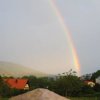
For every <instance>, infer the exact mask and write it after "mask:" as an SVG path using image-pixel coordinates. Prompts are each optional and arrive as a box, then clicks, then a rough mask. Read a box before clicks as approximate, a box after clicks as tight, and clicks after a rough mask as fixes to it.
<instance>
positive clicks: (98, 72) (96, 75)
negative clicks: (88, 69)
mask: <svg viewBox="0 0 100 100" xmlns="http://www.w3.org/2000/svg"><path fill="white" fill-rule="evenodd" d="M99 76H100V70H98V71H96V72H95V73H93V74H92V77H91V80H93V81H95V79H96V78H97V77H99Z"/></svg>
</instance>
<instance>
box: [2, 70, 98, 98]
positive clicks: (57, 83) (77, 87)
mask: <svg viewBox="0 0 100 100" xmlns="http://www.w3.org/2000/svg"><path fill="white" fill-rule="evenodd" d="M98 72H99V71H97V73H98ZM94 76H96V77H97V74H96V73H94V74H93V76H92V78H94ZM96 77H95V78H96ZM22 78H26V79H28V84H29V87H30V89H29V91H31V90H33V89H36V88H47V89H49V90H51V91H54V92H56V93H58V94H60V95H62V96H66V97H75V98H72V100H92V98H93V100H100V85H99V84H96V85H95V86H94V87H90V86H88V85H87V84H85V83H84V82H83V81H82V80H81V79H80V78H79V77H78V76H77V75H76V72H75V71H72V70H70V71H68V72H65V73H62V74H60V75H58V76H57V77H55V78H53V77H41V78H37V77H35V76H24V77H22ZM95 78H94V79H95ZM24 92H27V91H25V90H17V89H11V88H10V87H9V86H8V85H7V84H6V83H5V82H4V81H3V78H2V77H0V96H1V97H11V96H15V95H18V94H22V93H24ZM76 97H78V99H77V98H76ZM80 97H84V98H80ZM87 97H89V98H87ZM95 97H98V98H99V99H98V98H95Z"/></svg>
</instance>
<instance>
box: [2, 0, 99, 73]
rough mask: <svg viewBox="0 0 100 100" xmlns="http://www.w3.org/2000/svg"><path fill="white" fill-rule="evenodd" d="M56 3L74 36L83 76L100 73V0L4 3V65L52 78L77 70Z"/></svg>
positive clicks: (15, 0) (3, 0)
mask: <svg viewBox="0 0 100 100" xmlns="http://www.w3.org/2000/svg"><path fill="white" fill-rule="evenodd" d="M53 1H55V5H56V8H57V9H58V10H59V13H60V15H61V16H62V17H63V20H64V23H65V25H66V29H67V30H68V31H69V32H70V34H71V39H72V40H73V45H74V48H75V49H76V51H77V55H78V59H79V62H80V70H81V74H86V73H91V72H94V71H96V70H98V69H100V53H99V52H100V44H99V43H100V39H99V37H100V27H99V26H100V6H99V5H100V1H99V0H0V61H7V62H12V63H17V64H21V65H24V66H27V67H31V68H33V69H36V70H39V71H42V72H46V73H50V74H55V73H62V72H67V71H68V70H70V69H71V68H72V69H73V70H74V69H75V67H74V65H69V62H71V61H69V59H70V58H71V57H70V56H72V55H69V52H68V50H70V48H69V46H68V45H70V43H68V41H67V36H66V34H65V32H64V30H63V28H62V27H61V26H62V25H61V24H60V23H59V20H58V18H59V17H58V16H57V15H56V13H55V10H54V9H53V8H52V5H51V3H50V2H53ZM70 60H71V59H70Z"/></svg>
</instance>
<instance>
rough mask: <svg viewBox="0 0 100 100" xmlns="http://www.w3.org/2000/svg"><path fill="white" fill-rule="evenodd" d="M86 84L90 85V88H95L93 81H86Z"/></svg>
mask: <svg viewBox="0 0 100 100" xmlns="http://www.w3.org/2000/svg"><path fill="white" fill-rule="evenodd" d="M84 83H85V84H87V85H89V86H90V87H94V86H95V83H94V82H93V81H84Z"/></svg>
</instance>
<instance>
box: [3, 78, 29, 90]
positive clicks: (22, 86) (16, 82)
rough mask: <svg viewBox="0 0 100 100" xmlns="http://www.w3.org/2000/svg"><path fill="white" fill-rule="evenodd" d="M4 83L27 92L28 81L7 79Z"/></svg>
mask: <svg viewBox="0 0 100 100" xmlns="http://www.w3.org/2000/svg"><path fill="white" fill-rule="evenodd" d="M4 81H5V82H6V83H7V84H8V85H9V86H10V88H15V89H19V90H29V85H28V79H13V78H7V79H4Z"/></svg>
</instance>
